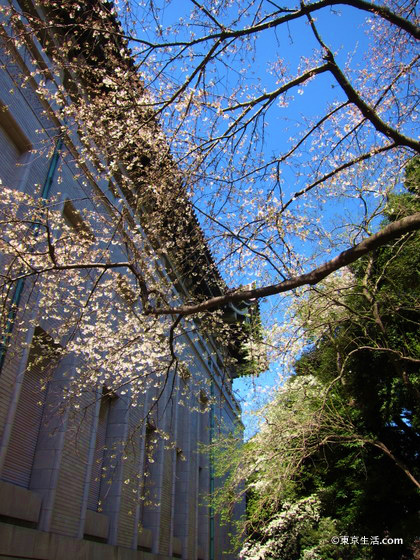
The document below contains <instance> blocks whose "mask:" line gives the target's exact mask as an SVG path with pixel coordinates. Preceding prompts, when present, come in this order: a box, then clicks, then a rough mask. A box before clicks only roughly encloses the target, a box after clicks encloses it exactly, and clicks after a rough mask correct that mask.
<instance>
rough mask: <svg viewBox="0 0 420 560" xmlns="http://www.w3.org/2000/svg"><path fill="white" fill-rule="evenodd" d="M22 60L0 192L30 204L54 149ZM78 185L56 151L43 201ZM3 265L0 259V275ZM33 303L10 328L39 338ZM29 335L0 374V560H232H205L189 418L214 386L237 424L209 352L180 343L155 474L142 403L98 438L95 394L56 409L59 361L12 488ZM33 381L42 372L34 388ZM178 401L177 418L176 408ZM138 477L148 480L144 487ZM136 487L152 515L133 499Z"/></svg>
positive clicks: (161, 414)
mask: <svg viewBox="0 0 420 560" xmlns="http://www.w3.org/2000/svg"><path fill="white" fill-rule="evenodd" d="M34 41H35V40H34ZM3 47H4V45H3ZM38 47H39V45H38ZM31 58H32V57H31V56H30V55H29V53H28V52H27V51H26V50H25V48H24V47H22V48H21V49H20V51H19V52H6V49H4V48H3V49H2V50H1V52H0V66H1V67H0V107H1V108H2V111H0V178H1V179H2V182H3V184H4V185H6V186H11V187H14V188H18V189H20V190H21V191H23V192H28V193H32V192H33V188H34V185H36V184H41V185H42V184H43V183H44V181H45V179H46V176H47V173H48V169H49V165H50V161H51V160H50V154H48V153H47V151H46V150H44V151H43V150H41V151H38V152H37V155H36V157H34V155H33V154H32V153H31V148H32V147H33V148H38V149H39V148H40V147H42V145H43V143H44V142H46V145H51V137H52V135H53V134H54V131H55V130H56V125H57V122H55V120H54V116H53V111H51V110H50V108H49V107H46V106H45V103H44V102H43V101H42V100H40V98H39V97H38V96H37V95H36V93H35V91H34V89H35V84H34V83H31V81H29V82H28V86H27V87H26V88H22V87H21V84H22V78H24V77H25V76H27V75H28V73H29V72H30V71H31V64H32V63H31ZM36 131H40V132H36ZM72 149H74V147H72ZM78 173H79V171H78V170H77V169H76V168H75V166H74V163H73V157H72V155H71V153H70V151H69V146H65V147H64V149H63V153H62V155H61V159H60V175H61V182H60V184H58V183H57V181H54V182H53V184H52V190H51V193H52V194H57V193H61V194H60V197H61V200H62V203H63V204H64V201H65V200H67V199H70V200H72V201H74V205H75V206H76V208H77V204H78V202H77V200H78V199H79V198H80V197H81V195H83V194H85V193H86V189H89V188H91V189H93V188H94V187H93V186H89V184H88V183H89V182H88V179H87V177H80V176H79V175H78ZM102 188H104V189H105V188H106V185H102ZM116 250H118V248H117V249H116ZM5 264H6V261H5V260H4V258H2V257H1V256H0V266H5ZM38 297H39V293H38V291H37V289H36V288H35V289H34V286H33V285H32V284H31V283H30V282H26V283H25V286H24V289H23V293H22V297H21V299H20V305H19V309H18V315H17V317H16V321H17V322H23V323H27V324H29V319H34V318H36V319H37V324H38V326H39V327H38V328H39V329H42V332H44V333H45V336H47V335H48V333H49V332H50V331H51V329H52V328H53V327H54V321H53V320H52V319H51V318H48V317H38V314H39V309H38V307H37V301H38ZM39 332H41V330H40V331H39ZM33 335H34V329H33V327H29V328H28V330H27V331H25V330H19V331H16V332H15V333H13V338H12V344H11V346H10V348H9V349H8V351H7V353H6V357H5V361H4V364H3V367H2V370H1V372H0V556H1V557H4V558H7V557H9V556H10V557H13V558H27V559H30V558H37V559H43V560H47V559H48V560H53V559H57V560H58V559H60V560H65V559H67V558H69V559H70V558H71V559H72V560H74V559H77V560H79V559H83V558H86V559H93V558H98V559H99V558H100V559H107V558H110V559H111V558H112V559H115V560H116V559H127V560H129V559H130V560H131V559H138V560H140V559H143V558H144V559H150V560H151V559H158V558H159V559H161V560H164V559H166V558H173V557H175V558H183V559H184V560H219V559H221V558H222V557H223V558H226V559H229V558H231V556H229V555H225V554H222V553H223V551H226V550H228V540H227V535H226V534H225V533H226V531H224V532H222V531H219V532H217V531H216V534H217V535H218V537H217V538H218V539H219V541H220V542H218V544H217V547H216V549H217V553H216V555H215V557H214V559H210V558H209V518H210V516H209V508H208V505H206V504H205V502H204V497H203V494H206V493H207V492H208V490H209V459H208V456H206V455H205V454H203V453H200V452H199V442H200V441H202V442H204V443H208V442H209V429H208V426H209V414H210V413H209V412H208V411H207V412H204V413H200V412H199V411H198V410H199V408H200V406H201V405H200V403H199V402H198V401H197V393H198V391H199V389H200V387H202V388H203V391H206V392H208V391H209V388H208V382H209V381H211V383H213V385H214V387H215V391H216V394H217V396H218V402H219V404H218V406H217V407H216V408H217V410H216V411H215V412H214V413H215V414H218V415H219V416H221V415H225V416H226V417H228V418H230V419H231V420H232V419H234V418H236V417H237V415H238V412H239V410H238V406H237V404H236V402H235V401H234V399H233V396H232V394H231V392H230V387H229V382H228V381H223V382H222V381H221V379H222V376H221V373H220V371H218V369H217V366H216V364H214V363H213V364H212V367H210V366H209V360H210V358H209V356H210V355H211V354H212V353H214V352H215V350H214V348H211V347H209V345H210V346H211V342H207V343H204V341H203V340H201V341H200V340H198V339H196V340H192V339H191V338H189V337H188V336H187V335H186V337H185V342H186V348H187V350H186V353H187V354H188V361H189V362H192V361H193V362H194V364H195V366H194V368H193V369H192V371H191V372H190V373H191V377H190V379H189V380H188V381H183V380H180V381H179V385H178V386H177V388H176V390H175V392H174V394H172V395H169V394H168V395H165V394H164V395H163V399H162V404H161V405H160V404H159V405H158V406H156V407H155V422H156V426H157V427H160V428H162V429H164V430H165V431H167V432H168V433H169V434H171V440H172V441H173V442H175V444H174V445H172V446H171V445H166V444H165V442H164V441H161V442H160V443H159V444H158V446H157V450H156V452H155V455H154V461H155V462H154V463H153V465H148V466H147V449H146V441H147V437H148V428H147V426H146V425H145V423H143V424H141V420H142V419H143V418H144V414H145V411H146V410H147V407H148V406H150V402H151V401H150V399H151V395H150V394H149V395H145V396H144V400H143V402H140V403H138V406H136V407H129V404H128V400H127V397H126V396H124V395H123V394H118V392H117V394H115V395H114V399H113V401H112V402H109V403H106V404H105V405H104V406H106V407H108V410H107V413H106V414H107V416H106V422H105V424H106V425H105V427H104V424H103V422H104V420H103V418H102V416H101V414H105V413H104V412H103V410H104V409H102V413H101V403H102V395H101V391H100V390H98V391H97V392H96V393H95V392H92V393H90V394H85V395H84V396H82V397H80V401H79V402H78V408H72V409H70V410H69V409H64V408H62V407H61V406H60V403H61V402H62V397H63V392H64V391H65V390H66V386H67V384H68V383H69V377H70V375H71V372H74V369H75V367H76V366H77V362H76V361H75V360H76V359H75V358H72V356H67V357H66V358H65V359H64V360H61V361H59V362H58V364H55V365H54V368H53V369H52V371H49V377H48V379H49V380H48V382H47V383H44V385H46V389H45V391H44V392H41V393H40V395H41V397H40V400H42V401H43V406H42V413H41V420H40V422H39V426H38V428H37V431H36V436H34V437H35V438H36V445H35V447H34V453H33V457H32V459H31V465H30V467H29V469H30V473H29V479H28V480H29V482H28V483H22V482H21V483H19V482H18V481H13V476H12V479H11V478H10V476H6V470H7V467H8V465H10V461H13V457H12V458H11V455H10V454H11V449H12V443H11V442H12V441H13V438H14V437H15V436H14V433H15V432H16V426H20V424H18V423H19V422H21V423H22V426H23V425H28V426H29V425H31V422H32V424H33V416H31V415H32V414H34V411H35V412H36V410H35V408H32V410H31V411H29V410H28V411H27V414H26V415H25V414H24V413H22V411H21V408H22V407H20V408H19V403H21V404H22V402H23V400H22V399H23V398H24V395H29V396H31V393H30V391H34V388H33V386H32V389H31V388H29V389H28V388H27V386H26V385H27V382H26V380H27V377H28V375H29V373H30V372H28V371H27V364H28V358H29V343H30V341H31V340H32V337H33ZM25 343H26V344H25ZM45 367H47V366H45ZM44 369H45V368H44ZM44 373H45V371H44ZM32 374H33V372H32V373H31V375H32ZM25 376H26V377H25ZM42 377H43V372H41V373H39V378H40V379H39V385H41V378H42ZM25 383H26V384H25ZM169 385H170V383H168V386H169ZM37 390H38V389H37ZM25 391H26V393H25ZM32 396H33V395H32ZM165 398H166V401H165ZM180 398H182V400H183V401H185V402H186V405H185V406H180V405H179V404H178V400H179V399H180ZM168 402H170V406H167V403H168ZM31 406H32V405H31ZM223 411H224V412H223ZM25 422H26V424H25ZM101 422H102V424H101ZM101 430H104V431H103V433H102V432H101ZM151 433H152V437H153V431H152V432H151ZM98 434H101V435H100V436H99V435H98ZM99 437H104V438H105V446H104V445H99V444H98V441H99V440H98V438H99ZM149 437H150V433H149ZM101 441H102V440H101ZM16 445H18V444H16ZM17 449H18V448H17ZM181 457H185V460H181ZM98 461H99V462H100V464H101V465H102V466H103V467H105V468H106V470H105V471H101V470H100V469H99V472H100V473H101V474H100V475H99V477H97V479H95V478H94V473H95V472H96V471H95V467H97V466H98ZM145 469H147V471H148V473H149V474H150V476H148V477H145V476H144V472H145ZM9 470H10V469H9ZM95 484H97V485H99V501H100V503H98V506H97V507H96V508H95V507H92V505H91V503H92V489H93V485H95ZM144 486H146V487H147V488H148V489H149V491H150V493H151V494H152V495H153V500H152V501H153V502H154V503H152V504H148V503H147V501H148V500H142V499H141V498H142V497H143V498H144V491H143V488H144ZM8 555H9V556H8Z"/></svg>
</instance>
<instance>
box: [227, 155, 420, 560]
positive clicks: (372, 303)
mask: <svg viewBox="0 0 420 560" xmlns="http://www.w3.org/2000/svg"><path fill="white" fill-rule="evenodd" d="M419 177H420V165H419V162H418V160H413V162H412V165H411V167H410V168H409V169H408V170H407V183H408V184H409V190H410V192H409V193H405V194H402V195H398V196H392V197H390V199H389V204H388V207H387V209H386V220H387V221H388V222H389V221H392V220H393V219H398V218H400V217H402V216H404V215H407V214H410V213H412V212H413V211H418V210H419V209H420V203H419V199H418V197H416V196H415V193H416V192H417V191H418V182H419ZM419 270H420V236H419V234H418V233H413V234H410V235H407V236H405V237H404V238H402V239H400V240H398V241H397V242H394V243H393V244H390V245H388V246H385V247H383V248H381V249H380V250H378V251H377V253H376V254H374V255H371V256H369V257H367V258H365V259H363V260H362V261H361V262H359V263H358V264H357V266H355V267H353V269H352V271H351V273H349V276H348V278H346V279H344V280H345V281H344V280H343V278H337V279H329V280H328V282H326V283H325V284H324V285H323V286H316V287H314V288H313V289H312V291H311V292H310V293H309V295H308V297H307V298H306V300H305V301H304V302H303V303H302V304H301V308H300V313H301V318H302V323H303V324H304V326H305V328H306V331H307V336H308V340H310V341H312V343H313V345H312V347H311V348H310V349H309V350H308V351H307V352H306V353H304V354H303V355H302V357H301V358H300V360H299V361H298V362H297V363H296V366H295V375H294V376H292V377H291V378H290V379H289V380H288V381H287V382H286V383H285V384H284V386H283V387H282V388H281V389H280V390H279V391H278V393H277V394H276V396H275V398H274V400H273V401H272V402H271V403H270V404H269V405H268V406H267V407H266V408H265V409H264V411H263V423H262V425H261V430H260V432H259V433H258V434H257V435H256V436H255V437H254V438H253V440H252V441H251V442H250V443H249V444H248V445H247V446H246V447H245V448H244V450H243V452H242V454H241V456H240V458H238V463H237V464H238V465H240V469H241V472H242V473H243V476H244V477H246V478H247V484H246V486H247V488H248V491H249V492H250V499H249V501H248V519H247V521H246V522H245V525H243V527H242V529H243V531H244V532H245V533H247V537H246V539H245V544H244V545H243V547H242V552H241V558H243V559H244V560H253V559H260V560H269V559H274V558H275V559H277V560H281V559H283V558H284V559H286V558H287V559H288V560H294V559H296V560H300V559H304V560H309V559H322V560H327V559H329V558H330V559H343V560H347V559H349V560H350V559H353V560H361V559H363V558H366V559H367V558H372V559H380V560H384V559H388V558H389V559H394V558H400V559H406V560H408V559H410V558H411V557H412V555H413V550H414V549H413V548H411V547H412V546H414V544H413V543H414V541H415V538H416V536H417V535H418V525H419V521H420V520H419V514H418V511H419V507H420V499H419V492H418V489H419V488H418V482H417V487H416V480H417V481H418V480H419V478H420V465H419V449H420V375H419V364H420V333H419V328H418V327H419V322H420V321H419V320H420V297H419V296H420V283H419ZM239 480H240V477H239V478H238V477H237V478H236V484H239ZM242 480H243V479H242ZM231 490H233V487H231ZM335 535H348V536H352V535H354V536H359V537H361V536H367V537H368V538H370V537H371V536H379V538H380V539H382V538H384V537H385V536H388V537H394V538H402V539H404V544H403V545H392V546H385V545H380V546H369V547H363V546H357V545H353V546H351V545H348V546H347V545H341V546H338V545H333V544H332V543H331V537H332V536H335ZM242 539H243V537H242Z"/></svg>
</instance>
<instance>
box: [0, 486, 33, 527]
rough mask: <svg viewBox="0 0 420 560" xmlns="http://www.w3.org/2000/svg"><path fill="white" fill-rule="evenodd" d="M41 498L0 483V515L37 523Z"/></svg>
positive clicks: (27, 491) (24, 490)
mask: <svg viewBox="0 0 420 560" xmlns="http://www.w3.org/2000/svg"><path fill="white" fill-rule="evenodd" d="M41 503H42V498H41V496H40V495H39V494H37V493H36V492H32V491H31V490H27V489H26V488H22V487H21V486H16V484H10V483H9V482H3V481H0V515H3V516H4V517H12V518H14V519H21V520H22V521H29V522H31V523H37V522H38V519H39V512H40V510H41Z"/></svg>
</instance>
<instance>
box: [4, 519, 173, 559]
mask: <svg viewBox="0 0 420 560" xmlns="http://www.w3.org/2000/svg"><path fill="white" fill-rule="evenodd" d="M0 555H1V557H2V558H7V557H8V556H10V557H12V558H13V557H14V558H15V559H16V558H25V557H26V558H31V559H33V560H172V558H170V557H169V556H165V555H162V554H152V553H151V552H144V551H141V550H132V549H129V548H124V547H122V546H112V545H108V544H103V543H98V542H93V541H87V540H84V539H76V538H72V537H67V536H64V535H58V534H55V533H45V532H42V531H37V530H36V529H29V528H26V527H20V526H18V525H12V524H10V523H2V522H0Z"/></svg>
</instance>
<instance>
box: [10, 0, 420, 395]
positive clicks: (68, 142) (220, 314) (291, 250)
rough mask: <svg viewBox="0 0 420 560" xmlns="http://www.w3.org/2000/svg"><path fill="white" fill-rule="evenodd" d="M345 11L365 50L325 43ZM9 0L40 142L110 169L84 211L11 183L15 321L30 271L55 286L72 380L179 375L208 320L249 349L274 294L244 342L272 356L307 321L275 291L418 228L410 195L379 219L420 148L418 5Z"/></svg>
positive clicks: (94, 176) (46, 296) (288, 350)
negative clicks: (188, 335) (37, 108)
mask: <svg viewBox="0 0 420 560" xmlns="http://www.w3.org/2000/svg"><path fill="white" fill-rule="evenodd" d="M339 9H345V10H350V12H351V13H353V12H357V13H358V14H360V15H361V17H362V19H364V20H365V23H364V25H365V30H366V32H367V33H368V39H367V41H366V42H365V43H364V44H363V45H362V46H361V47H360V50H357V52H355V53H354V52H353V50H354V49H356V46H354V49H353V48H352V49H350V50H349V51H348V52H344V53H341V52H338V47H337V45H333V44H332V43H333V42H334V41H333V39H331V44H330V37H329V32H328V29H331V28H334V27H335V26H336V25H339V24H342V25H343V28H344V29H345V28H346V23H345V22H344V23H341V22H343V18H341V19H340V16H339V12H338V10H339ZM1 10H2V14H3V16H4V20H5V25H6V26H7V29H8V37H9V38H8V39H6V38H4V41H5V42H6V47H7V48H9V49H10V51H11V52H12V51H13V52H16V50H17V51H18V52H20V51H22V52H25V53H26V54H25V57H26V58H27V59H28V60H29V61H30V64H31V68H32V70H31V72H30V75H25V76H22V81H23V84H28V85H30V86H31V87H33V88H34V89H35V90H36V92H37V94H38V96H39V97H40V98H41V99H42V102H43V103H44V104H45V107H46V109H45V111H46V114H48V116H49V118H50V119H51V121H50V123H53V124H51V127H52V128H51V129H48V131H46V130H44V131H41V132H40V142H39V146H36V147H33V149H34V151H37V152H38V154H39V155H40V156H41V155H42V154H45V153H47V152H49V153H50V154H51V155H52V157H53V158H54V157H55V156H56V155H57V153H59V152H60V149H62V146H63V145H64V146H66V147H67V150H68V154H67V155H66V158H67V160H66V161H68V160H70V159H73V163H74V165H75V169H79V170H80V176H79V177H78V180H79V179H80V181H81V182H83V179H82V178H81V177H82V176H83V174H85V176H86V177H89V180H91V184H96V185H100V188H99V189H96V188H93V189H90V188H86V189H85V193H86V199H85V201H84V206H85V208H84V210H83V211H82V212H79V211H78V210H77V209H76V212H70V214H71V216H72V220H73V223H72V224H70V225H69V219H68V217H67V218H65V217H63V214H62V212H61V210H59V202H58V200H59V197H56V198H54V197H49V198H48V200H46V197H45V196H44V194H45V193H44V192H43V191H42V189H39V188H38V189H37V187H36V186H35V185H34V186H33V188H28V189H27V191H28V192H26V193H22V192H18V191H16V190H14V189H12V188H9V187H10V186H9V185H5V187H4V189H3V199H2V207H1V212H2V213H1V216H2V217H1V227H2V241H1V246H0V248H1V251H2V252H3V253H4V254H5V255H6V256H7V259H8V261H7V263H8V265H7V267H6V268H5V270H4V271H3V272H2V276H1V279H2V280H1V282H2V284H1V289H2V292H1V293H2V308H3V310H4V313H3V320H4V322H5V324H6V326H7V328H9V326H10V323H11V321H10V313H9V310H10V305H12V307H13V306H14V305H15V302H14V299H13V298H14V297H15V296H14V294H16V290H17V285H18V284H19V283H20V284H19V285H20V286H21V283H22V282H23V281H29V282H32V281H35V282H36V283H37V285H41V284H42V286H43V289H42V296H41V298H40V305H41V308H42V309H43V313H45V314H48V315H50V316H52V317H54V318H55V320H56V325H57V327H56V333H52V335H53V336H54V338H55V339H57V340H61V341H63V340H66V341H67V342H66V344H67V350H68V351H72V352H76V353H78V354H80V355H81V356H82V357H83V360H84V362H85V366H84V367H83V368H82V369H81V370H80V372H79V374H80V377H79V378H78V379H77V380H75V382H76V385H77V387H76V389H75V390H76V392H77V391H80V390H83V389H85V388H87V387H91V386H92V385H94V384H95V383H96V382H97V381H98V379H99V378H101V376H102V375H103V371H104V370H107V371H108V372H109V373H108V374H107V375H109V380H108V381H109V383H114V384H116V386H120V385H121V384H126V383H129V380H130V379H131V380H132V381H133V382H134V385H136V384H137V388H138V391H140V392H141V391H143V390H144V386H143V381H144V376H139V375H138V371H139V368H140V369H142V368H143V370H144V371H157V372H159V375H160V376H161V378H162V379H167V374H168V372H169V371H171V370H174V369H175V370H176V371H178V368H179V367H180V359H179V356H181V354H182V342H181V337H180V336H177V335H178V334H179V333H180V332H181V331H182V332H190V331H191V332H196V333H197V332H203V329H204V328H205V329H207V332H208V333H212V335H213V336H214V337H215V340H216V341H217V343H218V344H219V343H220V347H221V348H227V347H230V348H232V347H235V344H236V342H235V341H237V340H238V329H236V328H232V324H233V322H234V321H235V320H238V319H239V317H242V319H243V318H244V317H245V316H246V315H247V313H246V309H249V308H254V309H255V302H256V300H259V299H263V298H267V299H268V296H270V299H269V301H268V303H267V304H264V307H261V308H260V310H261V314H262V327H260V326H258V320H256V321H255V323H254V324H255V325H257V327H256V328H255V329H254V330H256V331H257V332H256V334H255V336H254V337H252V336H250V333H252V328H250V329H249V330H248V331H247V334H248V339H249V340H248V343H247V346H246V347H245V352H246V353H247V355H248V356H250V357H251V362H253V363H255V364H256V367H255V368H254V370H255V369H256V370H261V368H263V367H265V362H266V360H265V358H266V357H267V355H268V357H269V358H270V359H278V358H279V357H281V356H288V357H289V358H290V357H291V356H293V355H295V354H296V352H297V349H298V348H299V344H296V345H294V344H293V343H292V342H294V341H297V340H298V339H299V337H300V334H299V333H300V330H299V329H298V331H296V330H294V329H295V323H294V322H293V321H287V320H286V321H283V318H284V314H285V311H284V310H285V306H286V304H285V302H284V300H283V299H281V298H280V297H277V296H278V295H279V294H282V293H287V294H289V293H290V298H289V301H291V302H292V304H291V309H292V312H293V305H294V303H293V302H294V301H295V300H294V296H296V295H297V296H299V297H300V295H301V293H302V287H303V286H312V285H317V284H319V283H320V282H321V281H323V280H325V279H328V277H330V276H331V274H332V273H333V272H334V271H336V270H339V269H342V268H343V267H344V266H348V265H350V264H352V263H354V262H356V261H357V260H358V259H360V258H361V257H363V256H366V255H369V254H373V252H374V251H375V250H377V249H378V248H379V247H381V246H383V245H384V244H389V243H392V242H396V241H397V240H398V239H404V238H405V237H404V236H405V235H406V234H408V233H409V232H411V231H415V230H417V229H418V228H419V225H420V214H419V212H418V210H415V209H414V207H413V208H412V209H411V210H412V211H410V212H408V213H407V214H405V215H404V216H401V217H400V218H398V219H395V220H393V221H392V222H390V223H389V224H388V225H387V226H386V227H384V228H382V229H381V230H379V231H378V216H379V215H380V212H381V211H382V209H383V208H384V205H385V204H386V201H387V199H388V197H389V196H390V193H391V192H393V191H394V190H397V191H398V189H399V188H400V186H401V182H402V176H403V169H404V167H405V166H406V165H407V163H408V162H409V161H410V160H411V159H412V158H413V157H414V155H415V154H417V153H418V150H419V142H418V140H417V139H416V134H415V117H416V107H417V105H416V102H417V91H416V87H415V79H414V77H415V73H416V70H417V65H418V54H417V51H416V40H417V39H418V37H419V28H418V26H417V25H416V21H415V6H414V3H412V2H398V1H392V2H389V3H388V4H386V5H381V4H377V3H374V2H368V1H365V0H351V1H346V2H341V3H340V2H337V1H336V0H320V1H318V2H312V3H304V2H301V3H300V4H299V5H290V6H289V7H282V6H279V5H277V4H276V3H275V2H271V1H268V0H267V1H258V2H257V1H254V0H250V1H248V2H247V3H246V4H245V5H244V4H243V2H241V1H235V0H226V1H218V2H203V3H200V2H198V1H196V0H192V1H191V2H190V3H188V4H185V3H182V8H181V7H180V4H179V3H177V2H167V1H162V2H159V1H157V0H152V1H148V2H137V3H134V2H129V1H127V2H125V1H122V2H119V3H115V4H112V3H109V2H102V1H91V2H80V1H76V0H65V1H64V2H56V1H55V0H42V1H41V2H39V3H38V4H37V5H36V7H35V6H34V4H32V3H31V2H25V1H22V2H18V3H17V4H10V5H5V6H2V8H1ZM178 10H179V12H178ZM350 12H346V14H348V13H350ZM175 13H177V15H180V16H181V17H180V19H179V21H176V20H177V19H178V18H177V17H176V18H175V17H174V14H175ZM324 16H325V17H326V19H325V21H322V18H323V17H324ZM165 18H166V19H165ZM316 18H318V20H319V21H317V20H316ZM303 38H305V40H303ZM34 41H39V43H40V44H41V45H42V49H44V51H45V53H46V56H47V58H48V60H47V62H46V61H45V60H43V59H42V60H40V59H39V57H37V55H36V48H37V47H36V45H35V43H34ZM284 45H289V46H290V47H291V50H290V52H289V51H288V53H287V56H288V57H289V58H290V60H289V59H287V60H286V59H284V57H283V56H282V49H283V46H284ZM292 50H293V53H294V54H293V53H292ZM34 53H35V54H34ZM263 54H264V56H263ZM41 58H42V57H41ZM261 60H264V63H263V64H261V63H260V61H261ZM259 63H260V64H261V68H258V69H257V70H256V68H257V64H259ZM317 92H318V93H317ZM319 92H320V93H321V94H319ZM300 94H303V96H302V97H300ZM299 99H301V100H302V102H303V104H302V103H300V102H299ZM292 107H298V108H297V110H296V109H295V110H293V111H294V112H293V111H292V112H290V110H289V109H291V108H292ZM75 146H77V147H76V148H75ZM59 173H60V166H59V168H58V177H57V179H58V180H60V177H59ZM104 184H105V185H107V187H106V188H104V187H103V185H104ZM41 191H42V192H41ZM39 195H41V196H39ZM70 202H71V201H70ZM69 208H70V207H69ZM70 222H71V220H70ZM203 232H204V233H203ZM117 245H119V246H120V247H124V248H125V249H124V251H122V252H123V253H124V254H121V252H119V251H118V250H116V246H117ZM162 270H165V272H164V273H162ZM166 271H171V272H170V274H169V276H168V274H167V272H166ZM343 274H345V273H343ZM174 286H176V290H175V289H173V287H174ZM116 287H117V288H118V289H117V290H115V288H116ZM116 292H118V293H120V295H118V294H117V293H116ZM121 292H122V294H123V297H121ZM311 293H312V292H311ZM127 294H128V296H127ZM63 301H65V310H64V313H63V312H62V305H61V303H62V302H63ZM103 301H106V302H107V305H105V306H103V305H102V304H100V302H103ZM133 302H135V305H133ZM59 309H60V311H58V310H59ZM249 315H250V314H249V313H248V316H249ZM251 315H252V314H251ZM256 315H257V314H256V313H255V312H254V315H253V316H254V318H255V317H256ZM251 323H252V321H251ZM14 324H15V326H16V325H17V323H16V322H15V323H14ZM93 324H94V325H95V327H92V325H93ZM263 331H265V332H266V333H267V334H270V335H271V337H270V338H269V339H268V340H267V345H266V347H265V348H262V344H263V342H262V341H263V340H264V337H263V336H262V334H263ZM274 333H275V336H274ZM239 340H240V341H242V342H243V340H244V337H243V335H241V334H239ZM98 341H100V346H101V352H100V353H99V354H98V350H97V348H98ZM366 344H367V343H366ZM139 349H141V352H140V351H139ZM229 355H230V357H231V359H232V363H233V362H236V365H237V363H238V361H241V360H242V361H244V360H243V358H241V356H242V357H243V351H242V354H241V351H239V350H238V349H236V350H235V351H233V352H230V353H229ZM99 358H100V360H99ZM136 359H137V362H136ZM98 360H99V361H102V365H101V367H98ZM233 365H235V363H234V364H233ZM245 369H247V368H245ZM248 370H249V368H248Z"/></svg>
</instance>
